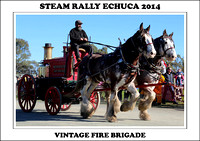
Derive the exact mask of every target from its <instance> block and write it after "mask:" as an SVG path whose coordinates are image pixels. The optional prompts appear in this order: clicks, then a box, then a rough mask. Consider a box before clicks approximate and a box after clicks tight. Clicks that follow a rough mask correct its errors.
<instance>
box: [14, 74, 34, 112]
mask: <svg viewBox="0 0 200 141" xmlns="http://www.w3.org/2000/svg"><path fill="white" fill-rule="evenodd" d="M18 102H19V106H20V107H21V109H22V110H23V111H24V112H31V111H32V110H33V108H34V107H35V104H36V85H35V79H34V78H33V76H32V75H29V74H25V75H23V77H22V78H21V80H20V82H19V85H18Z"/></svg>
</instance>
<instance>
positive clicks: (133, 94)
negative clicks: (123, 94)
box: [120, 82, 140, 112]
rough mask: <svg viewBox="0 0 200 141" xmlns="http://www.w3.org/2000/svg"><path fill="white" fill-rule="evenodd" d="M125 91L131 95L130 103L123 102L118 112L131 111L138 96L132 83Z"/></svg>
mask: <svg viewBox="0 0 200 141" xmlns="http://www.w3.org/2000/svg"><path fill="white" fill-rule="evenodd" d="M127 90H128V91H129V92H130V93H131V99H130V101H128V100H125V101H124V103H123V104H122V105H121V107H120V110H121V111H123V112H126V111H129V110H133V109H134V108H135V105H136V102H137V100H138V98H139V95H140V94H139V92H138V91H137V89H136V87H135V84H134V83H133V82H131V83H130V84H129V85H128V87H127Z"/></svg>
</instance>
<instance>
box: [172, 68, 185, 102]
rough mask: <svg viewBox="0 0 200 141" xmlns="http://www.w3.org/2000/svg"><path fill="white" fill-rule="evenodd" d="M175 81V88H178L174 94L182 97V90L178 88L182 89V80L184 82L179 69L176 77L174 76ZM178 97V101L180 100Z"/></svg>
mask: <svg viewBox="0 0 200 141" xmlns="http://www.w3.org/2000/svg"><path fill="white" fill-rule="evenodd" d="M174 78H175V80H176V86H177V87H178V88H177V89H176V93H177V94H178V95H180V96H183V89H182V88H180V87H182V84H183V80H184V75H183V73H182V72H181V69H178V71H177V73H176V75H175V76H174ZM180 96H179V99H180Z"/></svg>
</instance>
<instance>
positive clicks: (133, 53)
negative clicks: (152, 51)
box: [121, 30, 140, 64]
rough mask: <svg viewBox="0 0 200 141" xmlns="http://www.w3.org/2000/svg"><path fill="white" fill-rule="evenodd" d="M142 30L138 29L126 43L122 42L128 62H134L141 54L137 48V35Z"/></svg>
mask: <svg viewBox="0 0 200 141" xmlns="http://www.w3.org/2000/svg"><path fill="white" fill-rule="evenodd" d="M139 34H140V31H139V30H138V31H137V32H136V33H135V34H134V35H133V36H132V37H130V38H129V39H128V40H127V41H126V42H125V43H124V44H122V45H121V46H122V52H123V55H124V58H125V60H126V62H128V63H131V64H132V63H133V61H134V60H135V59H136V58H137V57H138V56H139V54H140V52H139V49H138V48H137V45H138V43H137V40H136V39H137V37H138V36H139Z"/></svg>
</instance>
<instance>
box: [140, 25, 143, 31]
mask: <svg viewBox="0 0 200 141" xmlns="http://www.w3.org/2000/svg"><path fill="white" fill-rule="evenodd" d="M142 30H143V23H141V24H140V31H142Z"/></svg>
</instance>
